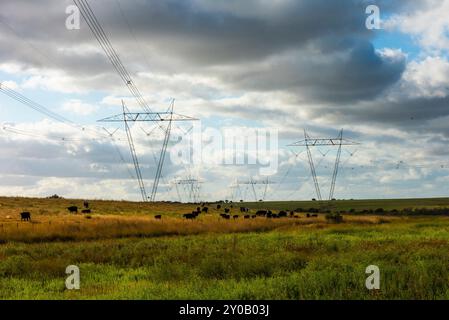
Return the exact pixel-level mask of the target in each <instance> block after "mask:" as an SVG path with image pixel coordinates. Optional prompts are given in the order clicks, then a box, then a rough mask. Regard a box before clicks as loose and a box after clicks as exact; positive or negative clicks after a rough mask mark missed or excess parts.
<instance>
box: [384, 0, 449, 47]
mask: <svg viewBox="0 0 449 320" xmlns="http://www.w3.org/2000/svg"><path fill="white" fill-rule="evenodd" d="M425 4H426V5H425V6H424V7H423V8H421V9H420V10H416V11H415V12H414V13H412V14H409V13H404V14H400V15H393V16H392V17H391V18H390V19H388V20H387V21H386V25H385V27H386V28H387V29H398V30H400V31H401V32H403V33H406V34H409V35H411V36H413V37H415V38H416V39H417V40H418V42H419V44H420V45H421V46H422V47H423V48H425V49H427V50H430V51H435V50H436V51H441V50H443V51H447V50H449V19H448V15H449V0H426V3H425Z"/></svg>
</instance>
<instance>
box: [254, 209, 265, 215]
mask: <svg viewBox="0 0 449 320" xmlns="http://www.w3.org/2000/svg"><path fill="white" fill-rule="evenodd" d="M266 215H267V211H266V210H259V211H257V212H256V216H266Z"/></svg>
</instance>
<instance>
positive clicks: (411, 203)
mask: <svg viewBox="0 0 449 320" xmlns="http://www.w3.org/2000/svg"><path fill="white" fill-rule="evenodd" d="M244 205H246V206H248V207H249V208H269V209H282V210H285V209H287V210H294V209H296V208H304V209H307V208H320V207H324V208H330V209H332V210H344V211H348V210H350V209H354V210H357V211H361V210H370V209H371V210H375V209H377V208H383V209H386V210H393V209H396V210H399V209H404V208H449V198H432V199H381V200H339V201H322V202H319V201H269V202H249V203H245V204H244Z"/></svg>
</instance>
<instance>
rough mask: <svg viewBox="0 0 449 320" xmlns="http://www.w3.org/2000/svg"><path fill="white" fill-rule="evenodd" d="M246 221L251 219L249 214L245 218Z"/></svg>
mask: <svg viewBox="0 0 449 320" xmlns="http://www.w3.org/2000/svg"><path fill="white" fill-rule="evenodd" d="M243 218H244V219H249V218H251V216H250V215H249V214H247V215H246V216H244V217H243Z"/></svg>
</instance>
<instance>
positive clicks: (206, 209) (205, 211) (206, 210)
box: [201, 207, 209, 213]
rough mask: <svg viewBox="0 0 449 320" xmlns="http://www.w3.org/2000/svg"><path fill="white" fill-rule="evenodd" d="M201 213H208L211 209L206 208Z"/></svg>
mask: <svg viewBox="0 0 449 320" xmlns="http://www.w3.org/2000/svg"><path fill="white" fill-rule="evenodd" d="M201 211H202V212H204V213H207V212H208V211H209V208H208V207H204V208H203V209H202V210H201Z"/></svg>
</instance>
